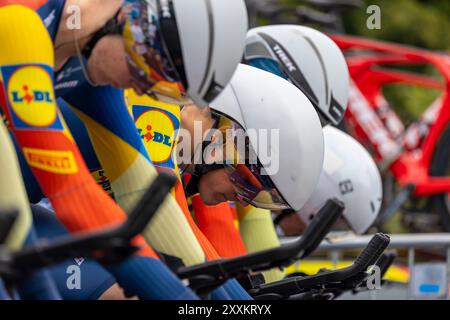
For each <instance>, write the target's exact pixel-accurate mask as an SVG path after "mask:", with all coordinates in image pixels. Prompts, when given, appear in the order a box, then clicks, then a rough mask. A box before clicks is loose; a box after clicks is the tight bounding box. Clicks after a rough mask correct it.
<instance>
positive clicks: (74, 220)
mask: <svg viewBox="0 0 450 320" xmlns="http://www.w3.org/2000/svg"><path fill="white" fill-rule="evenodd" d="M12 2H13V3H20V4H25V5H27V6H31V7H32V9H34V10H36V12H37V13H38V14H39V15H40V16H39V15H38V14H36V12H35V11H34V10H30V8H27V7H25V6H23V5H10V4H11V3H12ZM63 8H64V1H4V0H3V1H0V30H2V32H1V34H0V43H2V46H3V47H6V48H8V50H2V51H1V52H0V70H1V72H0V77H1V78H0V106H1V107H2V110H3V112H4V113H5V115H6V117H7V120H8V122H9V124H10V130H11V131H12V132H13V134H14V138H15V139H16V141H17V142H18V144H19V145H20V148H21V151H22V153H23V155H24V157H25V159H26V161H27V163H28V165H29V166H30V167H31V168H32V170H33V174H34V176H35V177H36V178H37V180H38V182H39V185H40V187H41V189H42V190H43V192H44V194H45V195H46V196H47V197H48V198H49V200H50V202H51V204H52V206H53V208H54V209H55V212H56V214H57V216H58V219H59V220H60V221H61V222H62V223H63V224H64V225H65V226H66V227H67V229H68V230H70V232H79V231H86V230H98V229H101V228H104V227H106V226H110V225H113V224H117V223H120V222H121V221H123V220H124V219H125V217H126V216H125V214H124V212H123V211H122V210H121V208H120V207H119V206H118V205H117V204H116V203H115V202H114V201H113V200H112V199H111V198H110V197H109V196H108V195H107V194H106V193H105V192H104V191H103V190H102V189H101V188H100V187H99V186H98V185H97V184H96V182H95V180H94V179H93V178H92V176H91V175H90V173H89V170H88V169H87V167H86V165H85V163H84V161H83V158H82V156H81V154H80V152H79V150H78V148H77V147H76V144H75V142H74V140H73V137H72V135H71V134H70V131H69V130H68V128H67V126H66V124H65V122H64V119H63V117H62V115H61V113H60V111H59V110H58V108H57V105H56V97H57V95H56V94H55V92H54V88H60V86H58V82H57V81H55V86H54V83H53V81H54V79H60V80H64V81H65V80H67V78H65V75H64V72H66V71H68V70H70V71H74V70H75V69H74V66H75V64H74V63H75V60H74V59H72V60H71V61H69V62H68V63H67V64H66V66H65V67H64V68H63V70H62V71H60V72H59V73H58V74H57V75H56V77H54V70H53V63H54V48H53V44H52V40H54V39H55V35H56V30H57V26H58V23H59V17H60V16H61V14H62V10H63ZM41 17H42V20H41ZM44 24H45V25H44ZM46 27H47V28H46ZM61 74H63V75H64V76H61ZM70 76H71V77H72V76H76V74H71V75H70ZM80 79H81V77H80ZM66 89H67V88H66ZM73 90H82V91H83V94H86V95H91V96H93V97H98V99H99V100H102V99H103V100H102V101H103V102H104V104H103V108H106V107H108V108H110V110H111V109H112V110H113V109H114V105H112V106H109V105H107V102H108V98H109V99H111V100H113V99H114V96H112V97H111V96H109V93H110V91H114V89H113V88H109V87H99V88H93V87H90V86H88V85H87V84H85V83H84V82H82V81H80V83H79V84H78V85H77V86H76V87H75V88H73ZM65 91H67V90H65ZM70 93H73V92H72V91H67V92H62V93H61V94H63V95H66V94H70ZM78 94H79V95H81V93H78ZM106 94H108V96H107V97H106V96H103V95H106ZM69 98H70V97H69ZM95 102H96V103H98V100H97V101H95ZM97 106H98V108H97V109H95V108H93V110H91V111H92V112H93V113H94V114H98V112H97V111H98V110H99V109H101V107H102V105H96V107H97ZM126 138H130V137H126ZM130 140H132V138H130ZM136 141H138V142H140V141H139V137H138V138H137V139H136ZM131 145H133V144H131ZM127 156H128V160H131V159H130V158H131V157H130V153H129V154H128V155H127ZM127 156H125V158H126V157H127ZM134 158H136V156H135V157H134ZM133 243H134V244H135V245H138V246H139V247H141V249H140V251H139V253H138V254H136V255H135V256H133V257H132V258H130V259H128V260H126V261H124V262H122V263H120V264H116V265H109V266H107V269H108V270H109V271H110V272H111V273H112V274H113V275H114V276H115V278H116V279H117V281H118V282H119V284H120V285H121V286H122V287H123V288H125V289H127V290H128V291H129V292H132V293H134V294H137V295H138V296H139V297H141V298H144V299H158V298H159V299H177V298H178V299H186V298H187V299H195V298H196V296H195V295H194V294H193V293H192V291H190V290H189V289H187V288H186V287H185V286H184V285H183V284H182V283H181V281H179V279H177V278H176V276H175V275H174V274H173V273H171V272H170V271H169V270H168V269H167V267H166V266H165V265H164V264H163V263H162V262H161V261H160V260H159V258H158V256H157V255H156V253H155V252H154V251H153V250H152V249H151V248H150V247H149V246H148V245H146V243H145V241H144V239H143V238H142V237H140V236H138V237H136V238H135V239H134V240H133ZM163 279H164V280H163Z"/></svg>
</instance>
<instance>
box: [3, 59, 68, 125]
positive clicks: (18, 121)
mask: <svg viewBox="0 0 450 320" xmlns="http://www.w3.org/2000/svg"><path fill="white" fill-rule="evenodd" d="M2 76H3V79H5V83H6V85H7V94H8V107H9V111H10V113H11V118H12V125H13V126H14V128H16V129H19V130H20V129H22V130H43V129H44V130H63V126H62V123H61V120H60V118H59V115H58V112H57V109H56V103H55V96H54V93H53V80H52V77H53V71H52V69H51V68H50V67H49V66H45V65H26V66H9V67H4V68H2Z"/></svg>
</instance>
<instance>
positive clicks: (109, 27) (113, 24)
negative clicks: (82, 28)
mask: <svg viewBox="0 0 450 320" xmlns="http://www.w3.org/2000/svg"><path fill="white" fill-rule="evenodd" d="M119 13H120V9H119V10H118V11H117V12H116V14H115V15H114V17H112V18H111V19H109V20H108V21H107V22H106V23H105V25H104V26H103V27H102V28H100V29H99V30H97V31H96V32H95V33H94V35H93V36H92V38H91V40H89V42H88V43H87V44H86V45H85V46H84V48H83V50H81V49H80V44H79V43H78V39H77V37H76V35H75V31H74V32H73V42H74V44H75V49H76V51H77V57H78V60H79V62H80V67H81V70H82V72H83V75H84V77H85V78H86V80H87V82H88V83H89V84H90V85H91V86H93V87H97V85H96V84H95V83H94V81H92V79H91V77H90V76H89V72H88V70H87V66H86V64H85V61H88V60H89V58H90V57H91V55H92V51H93V50H94V48H95V46H96V45H97V43H98V42H99V41H100V40H101V39H102V38H103V37H105V36H107V35H110V34H121V33H122V31H123V24H119V23H118V21H117V18H118V16H119Z"/></svg>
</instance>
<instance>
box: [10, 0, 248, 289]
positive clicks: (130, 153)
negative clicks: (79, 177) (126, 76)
mask: <svg viewBox="0 0 450 320" xmlns="http://www.w3.org/2000/svg"><path fill="white" fill-rule="evenodd" d="M51 2H52V1H48V2H46V3H45V4H44V5H43V6H41V7H39V8H40V9H39V10H41V9H42V10H43V11H42V12H40V11H39V10H38V12H39V13H40V14H41V16H42V18H43V20H44V21H46V22H47V23H48V24H49V25H47V27H48V28H49V31H50V30H52V28H53V27H54V26H52V24H53V23H55V21H58V19H55V17H54V16H53V15H54V14H55V12H56V17H57V16H58V10H60V9H62V7H61V1H57V2H56V3H57V4H58V6H56V8H55V7H52V6H51V5H49V4H50V3H51ZM58 8H59V9H58ZM44 9H45V10H44ZM44 11H45V12H44ZM49 17H53V18H52V19H49ZM54 30H56V29H54ZM53 37H54V36H53ZM77 63H78V61H77V60H76V59H72V60H70V61H69V62H68V63H67V64H66V66H65V69H63V70H62V71H60V72H59V73H58V74H57V76H56V79H57V80H58V81H59V82H57V83H56V84H55V88H56V92H57V94H59V96H62V97H63V98H64V99H65V100H66V101H67V102H68V103H70V106H71V107H73V109H74V110H75V112H76V114H77V115H78V117H79V118H81V119H82V120H83V122H84V125H85V126H86V129H87V131H88V132H89V136H90V139H91V141H92V143H93V146H94V149H95V153H96V155H97V156H98V159H99V163H100V164H101V166H102V168H103V169H104V170H105V173H106V175H107V176H108V178H109V179H110V181H111V185H112V186H113V189H114V191H115V198H116V200H117V202H118V203H119V204H120V205H121V206H122V208H123V209H125V211H127V212H129V211H131V210H132V208H133V206H134V205H135V204H136V202H137V201H138V200H139V198H140V195H141V194H142V193H143V191H144V190H145V188H146V186H147V185H148V184H149V183H150V182H151V180H152V179H153V178H154V176H155V171H154V167H153V166H152V163H151V160H150V158H149V156H148V154H147V152H146V150H145V147H144V145H143V143H142V141H141V137H140V136H139V134H138V132H137V131H136V128H135V125H134V122H133V120H132V119H131V117H130V116H129V114H128V112H127V110H126V108H125V103H124V97H123V92H122V91H120V90H116V89H114V88H112V87H95V88H94V87H91V86H90V85H89V84H87V83H86V82H85V81H83V77H82V74H80V73H81V71H80V70H79V65H78V64H77ZM73 86H75V87H76V88H72V87H73ZM60 116H61V115H59V117H60ZM18 140H19V139H18ZM19 142H20V140H19ZM35 175H36V174H35ZM38 180H39V177H38ZM39 182H40V184H41V181H39ZM42 189H43V190H44V193H46V190H45V188H44V187H43V188H42ZM46 195H47V196H48V193H46ZM50 200H51V202H52V205H53V206H54V208H55V210H56V211H58V207H57V206H55V201H54V199H52V197H50ZM170 200H172V201H170ZM98 202H99V203H101V201H98ZM161 210H162V211H163V212H161V214H158V215H157V217H156V218H155V219H154V221H152V223H151V225H150V226H149V227H148V228H147V229H146V231H145V232H144V234H143V235H144V237H145V238H146V239H147V241H148V242H149V243H150V244H151V245H152V246H153V247H155V248H156V249H157V250H159V251H161V252H163V253H166V254H171V255H175V256H180V257H182V258H183V261H184V262H185V263H186V264H194V263H201V262H204V261H206V259H207V258H211V257H212V256H213V257H218V255H217V253H216V252H215V251H214V250H213V248H212V246H209V247H208V245H207V244H205V243H206V242H204V243H202V244H203V246H200V245H199V243H198V240H197V238H196V237H195V235H197V236H198V238H201V235H200V234H199V233H198V232H193V231H192V230H191V229H190V226H191V227H192V226H194V225H195V224H193V221H188V220H187V219H186V215H184V214H183V213H184V212H183V211H182V210H180V208H179V207H178V205H177V204H176V203H175V201H173V199H168V200H166V203H165V205H164V206H163V208H162V209H161ZM57 213H58V212H57ZM60 215H61V214H60V213H58V216H60ZM62 222H63V223H65V222H64V221H63V220H62ZM65 224H66V223H65ZM66 227H68V229H69V230H70V229H71V228H70V226H69V225H67V224H66ZM202 249H203V250H204V251H203V250H202ZM205 253H206V255H205ZM119 282H120V281H119ZM233 286H234V287H235V285H234V284H233ZM233 290H234V289H232V290H231V292H233ZM239 291H240V292H239V294H238V295H236V294H234V297H235V298H248V295H244V294H242V290H239ZM230 295H233V294H230Z"/></svg>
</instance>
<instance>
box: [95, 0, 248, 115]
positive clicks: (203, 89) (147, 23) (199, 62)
mask: <svg viewBox="0 0 450 320" xmlns="http://www.w3.org/2000/svg"><path fill="white" fill-rule="evenodd" d="M229 21H233V23H232V24H230V23H229ZM112 30H116V31H117V32H118V33H119V34H121V35H122V36H123V38H124V43H125V50H126V53H127V63H128V67H129V70H130V76H131V80H130V81H131V82H132V83H133V88H134V89H135V90H136V91H137V92H138V93H148V94H150V95H151V96H152V97H154V98H157V99H159V100H166V102H172V103H174V104H184V103H186V102H185V101H184V100H185V99H184V98H185V95H188V96H189V97H190V98H191V99H192V101H193V102H194V103H195V104H196V105H198V106H205V105H207V104H209V103H210V102H212V101H213V100H214V98H215V97H217V95H218V94H219V93H220V92H221V91H222V90H223V88H224V87H225V86H226V85H227V83H228V81H229V80H230V78H231V76H232V75H233V73H234V71H235V69H236V66H237V64H238V62H239V61H240V59H241V57H242V52H243V48H244V39H245V32H246V31H247V12H246V7H245V4H244V2H243V1H242V0H228V1H221V0H189V1H185V0H125V1H123V2H122V5H121V9H120V10H119V11H118V13H117V15H116V16H115V17H114V18H113V19H112V20H110V22H108V23H107V24H106V26H105V27H104V28H103V31H100V34H99V35H100V36H101V35H102V34H103V33H105V34H107V33H109V32H111V31H112ZM116 31H112V32H116ZM95 39H96V38H95V37H94V39H93V40H94V41H95Z"/></svg>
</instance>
